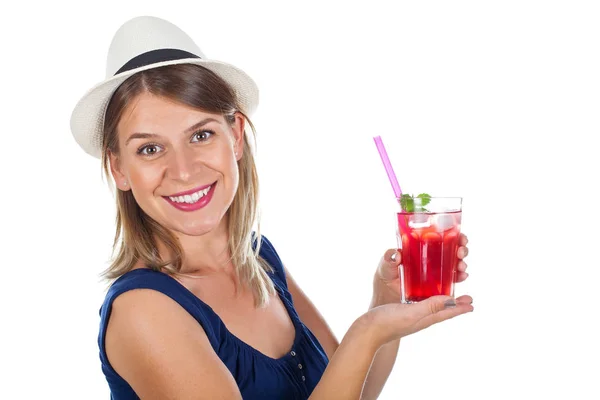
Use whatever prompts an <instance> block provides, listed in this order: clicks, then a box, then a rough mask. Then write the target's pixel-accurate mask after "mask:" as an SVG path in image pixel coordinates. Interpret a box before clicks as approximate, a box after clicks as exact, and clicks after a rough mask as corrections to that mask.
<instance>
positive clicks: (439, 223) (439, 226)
mask: <svg viewBox="0 0 600 400" xmlns="http://www.w3.org/2000/svg"><path fill="white" fill-rule="evenodd" d="M433 225H435V228H436V230H437V231H438V232H443V231H447V230H448V229H451V228H453V227H454V226H455V225H456V219H454V216H453V215H451V214H438V215H436V216H435V220H434V221H433Z"/></svg>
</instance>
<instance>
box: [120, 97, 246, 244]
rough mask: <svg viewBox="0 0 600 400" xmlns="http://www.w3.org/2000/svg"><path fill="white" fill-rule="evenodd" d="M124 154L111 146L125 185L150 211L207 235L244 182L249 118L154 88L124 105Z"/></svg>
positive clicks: (169, 224) (176, 227)
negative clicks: (231, 118)
mask: <svg viewBox="0 0 600 400" xmlns="http://www.w3.org/2000/svg"><path fill="white" fill-rule="evenodd" d="M117 131H118V139H119V154H118V156H115V155H113V154H110V164H111V171H112V174H113V177H114V178H115V182H116V184H117V187H118V188H119V189H120V190H131V191H132V192H133V196H134V197H135V200H136V201H137V203H138V204H139V206H140V207H141V208H142V210H144V212H145V213H146V214H148V215H149V216H150V217H152V218H153V219H154V220H155V221H157V222H158V223H160V224H161V225H162V226H164V227H165V228H167V229H169V230H171V231H175V232H179V233H181V234H184V235H191V236H198V235H203V234H205V233H207V232H209V231H211V230H213V229H215V228H216V227H217V226H219V224H220V223H221V222H222V221H224V220H223V217H224V215H225V214H226V212H227V210H228V209H229V206H230V205H231V202H232V201H233V198H234V195H235V193H236V190H237V187H238V180H239V175H238V165H237V161H238V160H239V159H240V158H241V157H242V150H243V134H244V118H243V116H242V115H241V114H236V117H235V122H234V123H233V124H229V123H227V122H226V121H225V118H224V117H223V116H222V115H220V114H212V113H207V112H203V111H198V110H196V109H194V108H190V107H188V106H185V105H182V104H180V103H176V102H174V101H172V100H169V99H166V98H162V97H157V96H154V95H151V94H148V93H143V94H141V95H140V96H138V97H137V98H136V99H135V100H134V101H132V102H131V104H130V105H129V106H128V107H127V108H126V109H125V111H124V113H123V117H122V118H121V120H120V121H119V124H118V127H117Z"/></svg>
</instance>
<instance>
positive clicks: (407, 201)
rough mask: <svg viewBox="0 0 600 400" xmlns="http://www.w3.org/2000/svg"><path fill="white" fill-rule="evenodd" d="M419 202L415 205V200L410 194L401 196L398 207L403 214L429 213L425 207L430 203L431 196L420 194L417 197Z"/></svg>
mask: <svg viewBox="0 0 600 400" xmlns="http://www.w3.org/2000/svg"><path fill="white" fill-rule="evenodd" d="M417 198H418V199H419V201H417V202H416V203H417V204H418V205H415V198H414V197H413V196H412V195H410V194H403V195H402V197H400V207H401V208H402V211H404V212H409V213H411V212H429V211H428V210H427V209H426V208H425V206H426V205H427V204H429V203H430V202H431V196H430V195H428V194H427V193H421V194H420V195H418V196H417Z"/></svg>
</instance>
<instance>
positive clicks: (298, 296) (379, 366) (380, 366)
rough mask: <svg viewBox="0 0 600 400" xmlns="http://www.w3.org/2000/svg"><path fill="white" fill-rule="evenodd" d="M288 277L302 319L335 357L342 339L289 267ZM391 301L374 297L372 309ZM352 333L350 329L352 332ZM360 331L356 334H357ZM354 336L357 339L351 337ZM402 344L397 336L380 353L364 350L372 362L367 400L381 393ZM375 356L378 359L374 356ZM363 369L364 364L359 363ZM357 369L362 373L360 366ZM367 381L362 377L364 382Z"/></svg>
mask: <svg viewBox="0 0 600 400" xmlns="http://www.w3.org/2000/svg"><path fill="white" fill-rule="evenodd" d="M285 272H286V278H287V284H288V290H289V291H290V293H291V294H292V297H293V299H294V307H295V308H296V311H297V312H298V315H299V316H300V319H301V320H302V322H303V323H304V324H305V325H306V326H307V327H308V328H309V329H310V330H311V331H312V332H313V333H314V335H315V336H316V337H317V340H318V341H319V343H321V346H323V348H324V349H325V352H326V353H327V357H328V358H329V360H332V358H333V355H334V353H335V352H336V350H337V349H338V347H339V346H340V345H339V342H338V340H337V339H336V337H335V335H334V334H333V332H332V331H331V328H330V327H329V325H328V324H327V322H326V321H325V319H324V318H323V316H322V315H321V313H320V312H319V311H318V310H317V308H316V307H315V305H314V304H313V303H312V302H311V301H310V299H309V298H308V297H307V296H306V294H305V293H304V292H303V291H302V289H300V287H299V286H298V284H297V283H296V281H295V280H294V278H293V277H292V276H291V275H290V273H289V271H288V270H287V269H286V270H285ZM374 293H380V291H378V290H374ZM388 302H389V301H387V300H384V299H377V298H375V297H374V298H373V300H372V302H371V305H370V307H369V309H372V308H375V307H377V306H379V305H383V304H387V303H388ZM349 333H350V332H349ZM354 335H356V334H354ZM348 340H354V339H348ZM399 346H400V339H398V340H394V341H392V342H390V343H386V344H385V345H384V346H382V347H381V348H380V349H379V350H378V351H377V352H376V353H373V354H370V353H369V352H368V351H367V352H366V353H364V356H365V357H370V358H369V362H368V364H369V365H368V366H366V368H367V371H368V375H366V379H365V377H363V378H362V379H363V381H364V390H363V392H362V396H361V397H360V398H361V399H363V400H371V399H376V398H377V397H378V396H379V394H380V393H381V391H382V389H383V386H384V385H385V382H386V381H387V378H388V377H389V375H390V373H391V371H392V368H393V367H394V363H395V362H396V356H397V354H398V347H399ZM373 357H375V359H373ZM358 368H359V369H360V368H361V367H360V366H358ZM356 373H358V374H359V375H360V372H359V371H358V370H357V371H356ZM363 381H361V386H362V383H363Z"/></svg>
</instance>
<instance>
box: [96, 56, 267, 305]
mask: <svg viewBox="0 0 600 400" xmlns="http://www.w3.org/2000/svg"><path fill="white" fill-rule="evenodd" d="M239 109H240V106H239V105H236V104H235V93H234V92H233V91H232V90H231V88H230V87H229V86H228V85H227V83H226V82H225V81H223V80H222V79H221V78H219V77H218V76H217V75H216V74H215V73H214V72H212V71H210V70H208V69H206V68H204V67H202V66H199V65H193V64H179V65H170V66H164V67H160V68H155V69H149V70H145V71H141V72H138V73H137V74H135V75H133V76H131V77H130V78H128V79H127V80H126V81H125V82H124V83H123V84H122V85H121V86H120V87H119V88H118V89H117V90H116V91H115V93H114V94H113V96H112V98H111V101H110V103H109V104H108V107H107V110H106V117H105V129H104V133H103V143H102V154H103V166H104V169H105V172H106V173H107V174H108V170H109V165H110V170H111V172H112V175H113V177H114V180H115V182H116V185H117V187H118V189H120V190H119V191H118V192H117V209H118V215H117V218H118V220H119V221H120V222H121V224H120V228H119V224H117V225H118V227H117V229H118V230H117V236H119V234H120V231H119V229H121V230H122V231H123V235H122V245H121V246H120V253H119V255H118V256H117V258H116V260H115V262H114V263H113V264H112V265H111V267H110V268H109V270H108V271H107V276H108V277H109V278H115V277H118V276H121V275H122V274H123V273H124V272H127V271H129V270H130V269H132V268H133V267H134V265H136V264H137V265H149V266H151V268H154V269H156V270H160V269H161V268H164V269H166V270H168V271H170V272H173V273H178V272H182V273H183V272H194V271H195V270H199V269H201V268H203V267H206V266H205V265H194V266H189V267H188V268H186V270H184V271H180V270H181V266H182V262H183V252H182V250H181V245H180V243H181V241H185V240H186V238H188V237H197V236H201V235H204V234H206V233H208V232H211V231H212V232H213V234H215V233H216V232H217V231H218V229H217V228H218V227H219V225H220V228H221V229H222V230H224V231H225V229H224V228H226V227H227V228H228V229H229V230H231V234H230V235H228V237H229V243H228V247H229V248H228V251H229V252H230V253H231V255H232V261H233V264H234V265H237V266H239V270H238V273H240V276H241V278H242V280H243V282H244V283H248V284H249V285H250V287H251V288H252V291H253V292H254V294H255V296H256V299H257V304H259V305H264V304H265V302H266V301H267V298H268V296H269V294H273V293H274V289H273V285H272V284H271V281H270V279H268V277H267V276H266V274H265V273H264V271H263V269H264V268H266V269H267V271H269V270H270V269H269V267H268V265H264V263H263V267H261V266H260V264H259V263H260V258H259V257H255V255H254V252H253V250H252V245H251V229H252V226H253V224H254V222H255V220H256V208H257V197H258V179H257V175H256V167H255V163H254V158H253V154H252V151H251V150H250V147H249V144H248V140H247V138H246V134H245V129H244V126H245V121H246V120H247V119H248V117H247V116H245V115H244V114H243V113H242V112H241V111H238V110H239ZM243 155H245V157H242V156H243ZM238 164H239V165H238ZM240 202H243V204H240ZM140 209H141V210H143V213H142V214H140V212H139V210H140ZM181 211H184V212H183V213H182V212H181ZM185 211H187V212H185ZM192 211H198V212H196V213H194V214H193V215H191V214H189V212H192ZM140 215H141V218H140V217H139V216H140ZM230 216H233V217H232V218H229V217H230ZM240 217H241V219H242V220H243V221H242V223H240V221H239V220H240ZM230 220H232V221H236V223H233V224H229V221H230ZM223 233H224V232H221V234H223ZM156 243H160V245H159V246H163V247H165V249H163V251H161V252H159V253H158V254H157V253H156V252H155V248H156ZM196 247H197V246H196ZM197 251H198V252H203V253H205V254H206V250H205V249H202V248H200V247H197ZM159 254H163V255H165V254H166V255H168V256H169V257H168V258H167V259H166V260H162V259H160V258H159ZM221 261H222V260H219V262H221Z"/></svg>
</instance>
